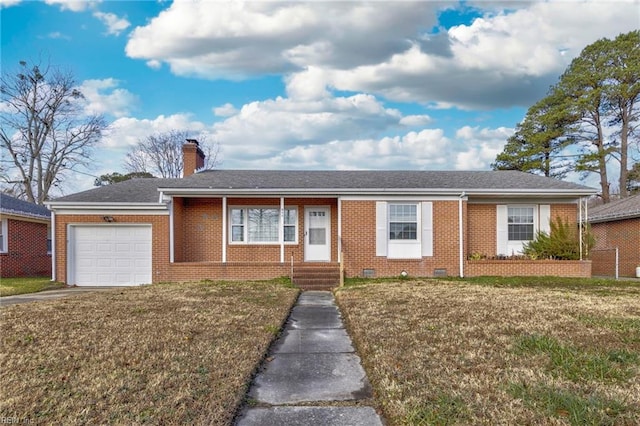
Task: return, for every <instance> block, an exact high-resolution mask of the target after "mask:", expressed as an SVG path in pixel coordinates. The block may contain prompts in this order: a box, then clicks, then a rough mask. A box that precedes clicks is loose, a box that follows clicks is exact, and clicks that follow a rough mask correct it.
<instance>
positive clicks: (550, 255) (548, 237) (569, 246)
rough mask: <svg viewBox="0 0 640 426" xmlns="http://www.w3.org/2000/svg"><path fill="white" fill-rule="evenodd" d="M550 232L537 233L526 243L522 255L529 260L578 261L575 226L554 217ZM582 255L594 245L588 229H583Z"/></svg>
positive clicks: (578, 243)
mask: <svg viewBox="0 0 640 426" xmlns="http://www.w3.org/2000/svg"><path fill="white" fill-rule="evenodd" d="M550 226H551V232H550V233H549V234H547V233H546V232H538V233H537V234H536V237H535V239H534V240H533V241H531V242H529V243H526V244H525V246H524V250H523V251H524V254H525V255H527V256H528V257H530V258H531V259H558V260H578V259H580V239H579V233H578V230H577V229H576V226H575V225H572V224H570V223H569V221H568V220H567V221H563V220H562V218H561V217H556V219H555V220H554V221H552V222H551V223H550ZM582 237H583V247H582V248H583V255H585V256H586V254H587V253H588V251H589V250H590V249H591V247H593V245H594V239H593V236H592V234H591V232H590V230H589V228H588V227H585V228H583V236H582Z"/></svg>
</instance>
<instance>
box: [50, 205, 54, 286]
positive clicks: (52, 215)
mask: <svg viewBox="0 0 640 426" xmlns="http://www.w3.org/2000/svg"><path fill="white" fill-rule="evenodd" d="M49 226H51V281H55V280H56V213H55V212H54V211H52V212H51V225H49Z"/></svg>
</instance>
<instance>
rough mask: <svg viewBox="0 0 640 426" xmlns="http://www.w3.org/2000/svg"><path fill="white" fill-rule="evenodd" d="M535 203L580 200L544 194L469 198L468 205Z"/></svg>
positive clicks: (573, 197)
mask: <svg viewBox="0 0 640 426" xmlns="http://www.w3.org/2000/svg"><path fill="white" fill-rule="evenodd" d="M532 202H535V203H536V204H578V203H579V202H580V198H579V197H578V196H575V195H574V196H572V197H568V196H565V195H563V196H558V197H550V196H549V194H545V195H544V196H540V195H538V196H533V195H530V196H529V197H522V196H520V197H498V196H494V197H483V198H470V199H469V204H496V203H497V204H500V203H502V204H505V203H506V204H531V203H532Z"/></svg>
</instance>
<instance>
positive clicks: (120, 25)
mask: <svg viewBox="0 0 640 426" xmlns="http://www.w3.org/2000/svg"><path fill="white" fill-rule="evenodd" d="M93 16H95V17H96V18H98V19H99V20H100V21H101V22H102V23H103V24H104V25H106V27H107V34H110V35H120V33H121V32H122V31H124V30H126V29H127V28H129V26H131V23H130V22H129V21H128V20H127V19H126V18H120V17H119V16H117V15H116V14H114V13H104V12H94V14H93Z"/></svg>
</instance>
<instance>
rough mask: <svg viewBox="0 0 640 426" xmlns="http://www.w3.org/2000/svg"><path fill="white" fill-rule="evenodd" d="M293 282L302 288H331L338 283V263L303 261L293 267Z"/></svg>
mask: <svg viewBox="0 0 640 426" xmlns="http://www.w3.org/2000/svg"><path fill="white" fill-rule="evenodd" d="M292 281H293V284H295V285H296V286H298V287H300V288H301V289H302V290H331V289H332V288H335V287H338V285H340V265H339V264H338V263H305V264H296V265H294V267H293V276H292Z"/></svg>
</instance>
